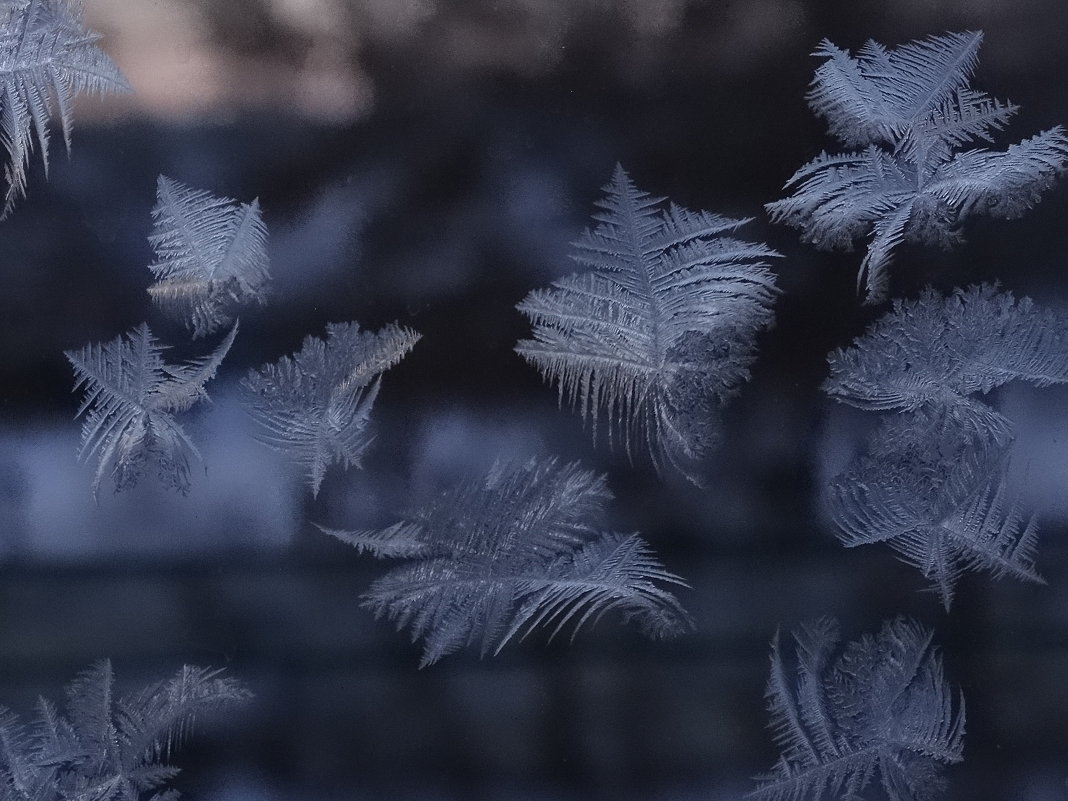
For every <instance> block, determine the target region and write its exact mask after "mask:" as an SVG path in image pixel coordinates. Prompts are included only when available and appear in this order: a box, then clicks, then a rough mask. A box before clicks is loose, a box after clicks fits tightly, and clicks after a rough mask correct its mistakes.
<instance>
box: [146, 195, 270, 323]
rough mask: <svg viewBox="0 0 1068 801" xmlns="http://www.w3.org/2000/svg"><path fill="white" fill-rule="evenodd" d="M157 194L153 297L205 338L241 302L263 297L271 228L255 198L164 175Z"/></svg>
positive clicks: (259, 300) (227, 320)
mask: <svg viewBox="0 0 1068 801" xmlns="http://www.w3.org/2000/svg"><path fill="white" fill-rule="evenodd" d="M156 198H157V201H156V206H155V208H154V209H153V210H152V218H153V220H154V221H155V227H154V229H153V231H152V234H151V235H150V236H149V242H151V244H152V246H153V247H154V248H155V250H156V261H154V262H153V263H152V264H150V265H149V267H148V269H149V270H151V271H152V274H153V275H154V276H155V278H156V283H155V284H153V285H152V286H151V287H149V289H148V293H149V295H151V296H152V299H153V300H154V301H155V302H156V303H158V304H159V305H160V306H161V307H162V308H163V309H164V310H165V311H166V312H167V313H169V314H171V315H172V316H174V317H175V318H176V319H178V320H180V321H181V322H183V323H184V324H185V325H186V326H188V327H189V328H191V329H193V334H194V336H197V337H200V336H204V335H205V334H210V333H211V332H213V331H215V330H216V329H218V328H220V327H222V326H224V325H227V324H229V323H230V322H231V321H232V320H233V317H234V310H235V308H236V307H238V306H241V305H243V304H247V303H249V302H253V301H255V302H257V303H264V302H265V300H266V295H265V292H266V287H267V282H268V281H269V280H270V275H269V273H268V262H267V229H266V228H265V227H264V225H263V219H262V216H261V214H260V206H259V202H258V201H256V200H253V201H252V202H251V203H238V202H237V201H235V200H231V199H230V198H225V197H218V196H216V195H213V194H211V193H210V192H205V191H203V190H199V189H192V188H190V187H188V186H185V185H183V184H180V183H178V182H177V181H174V180H172V179H170V178H167V177H166V176H164V175H161V176H159V180H158V182H157V186H156Z"/></svg>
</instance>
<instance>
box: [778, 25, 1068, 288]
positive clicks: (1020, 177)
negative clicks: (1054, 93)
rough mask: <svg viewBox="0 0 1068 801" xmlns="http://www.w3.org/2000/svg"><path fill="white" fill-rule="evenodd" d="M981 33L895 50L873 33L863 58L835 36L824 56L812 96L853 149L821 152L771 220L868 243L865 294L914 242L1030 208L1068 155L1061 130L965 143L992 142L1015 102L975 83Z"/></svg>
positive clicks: (838, 245)
mask: <svg viewBox="0 0 1068 801" xmlns="http://www.w3.org/2000/svg"><path fill="white" fill-rule="evenodd" d="M981 41H982V34H980V33H959V34H952V33H951V34H946V35H944V36H932V37H929V38H928V39H925V40H922V41H918V42H912V43H910V44H907V45H904V46H902V47H899V48H897V49H896V50H887V49H886V48H884V47H883V46H882V45H880V44H877V43H875V42H870V41H869V42H868V43H867V44H866V45H865V46H864V47H863V48H862V49H861V51H860V53H859V54H858V56H857V57H853V56H851V55H849V53H847V52H846V51H844V50H840V49H838V48H837V47H835V46H834V45H833V44H831V43H830V42H828V41H826V40H825V41H824V42H823V43H821V45H820V47H819V49H817V50H816V52H815V53H814V55H816V56H817V57H819V58H824V59H826V61H825V62H824V63H823V64H822V65H821V66H820V67H819V68H817V70H816V75H815V79H814V81H813V88H812V90H811V91H810V92H809V95H808V99H809V103H810V105H811V106H812V109H813V110H814V111H815V112H816V113H817V114H819V115H820V116H822V117H824V118H826V119H827V122H828V125H829V128H830V132H831V134H832V135H834V136H835V137H837V138H838V139H839V140H841V141H842V143H843V144H844V145H846V146H847V147H856V148H864V149H862V150H860V151H857V152H851V153H845V154H840V155H827V154H822V155H820V156H818V157H817V158H816V159H814V160H813V161H811V162H809V163H808V164H806V165H805V166H803V167H802V168H801V169H800V170H798V171H797V173H795V174H794V176H793V177H792V178H791V179H790V180H789V181H788V182H787V183H786V187H785V188H788V189H789V188H793V190H794V193H793V194H792V195H791V196H789V197H787V198H784V199H782V200H778V201H775V202H772V203H768V204H767V206H766V208H767V210H768V213H769V214H770V215H771V217H772V219H773V220H774V221H776V222H784V223H787V224H788V225H792V226H794V227H796V228H800V229H802V231H803V236H804V239H805V240H806V241H809V242H811V243H813V244H814V245H816V246H817V247H821V248H825V249H843V248H844V249H849V248H851V247H852V246H853V244H854V243H855V242H856V241H857V240H858V239H860V238H861V237H867V238H868V240H869V242H868V246H867V252H866V253H865V255H864V259H863V261H862V262H861V265H860V273H859V275H858V284H863V285H864V286H865V293H866V302H867V303H878V302H881V301H882V300H884V299H885V297H886V294H887V280H888V274H887V270H888V268H889V266H890V263H891V260H892V256H893V251H894V249H895V248H896V247H897V246H898V245H899V244H900V243H901V242H903V241H914V242H922V243H926V244H937V245H943V246H948V245H951V244H953V243H955V242H958V241H959V240H960V234H959V230H958V229H959V226H960V223H961V222H962V221H963V220H964V219H965V218H966V217H969V216H971V215H973V214H988V215H990V216H993V217H1001V218H1005V219H1009V218H1013V217H1019V216H1021V215H1022V214H1024V213H1025V212H1026V211H1027V210H1028V209H1030V208H1031V207H1032V206H1033V205H1034V204H1035V203H1037V202H1038V201H1039V199H1040V198H1041V195H1042V193H1043V192H1045V191H1046V190H1047V189H1049V188H1050V186H1052V185H1053V183H1054V181H1055V180H1056V178H1057V177H1058V176H1059V175H1060V174H1061V172H1063V170H1064V166H1065V162H1066V161H1068V137H1066V136H1065V132H1064V130H1063V129H1062V128H1060V127H1059V126H1058V127H1055V128H1051V129H1050V130H1048V131H1043V132H1041V133H1039V134H1037V135H1036V136H1033V137H1032V138H1030V139H1025V140H1023V141H1022V142H1019V143H1017V144H1015V145H1011V146H1010V147H1009V148H1008V149H1007V150H1005V151H991V150H986V149H981V148H980V149H973V150H967V151H963V152H957V151H958V150H959V148H961V147H963V146H965V145H969V144H971V143H974V142H976V141H983V142H988V143H992V142H993V134H994V132H995V131H998V130H1001V129H1002V128H1003V127H1004V126H1005V124H1006V123H1007V122H1008V120H1009V119H1010V118H1011V117H1012V115H1013V114H1015V112H1016V110H1017V109H1016V106H1014V105H1012V104H1011V103H1003V102H1001V101H998V100H995V99H992V98H990V97H988V96H987V95H986V94H985V93H983V92H978V91H975V90H973V89H970V88H968V86H967V82H968V80H969V78H970V77H971V73H972V70H973V69H974V67H975V62H976V53H977V51H978V48H979V44H980V42H981Z"/></svg>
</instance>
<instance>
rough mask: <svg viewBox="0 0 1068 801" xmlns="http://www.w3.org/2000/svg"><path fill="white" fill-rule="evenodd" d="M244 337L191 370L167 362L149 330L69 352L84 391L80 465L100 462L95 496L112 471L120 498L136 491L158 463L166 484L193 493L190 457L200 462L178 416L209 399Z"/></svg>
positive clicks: (143, 327) (141, 327) (223, 346)
mask: <svg viewBox="0 0 1068 801" xmlns="http://www.w3.org/2000/svg"><path fill="white" fill-rule="evenodd" d="M236 335H237V324H236V323H235V324H234V326H233V327H232V328H231V329H230V332H229V333H228V334H227V335H226V337H225V338H224V339H223V341H222V342H221V343H220V344H219V346H218V347H216V348H215V350H214V351H212V352H211V353H210V354H209V355H208V356H206V357H204V358H202V359H197V360H194V361H191V362H187V363H185V364H168V363H166V362H165V361H164V360H163V351H164V350H166V346H164V345H162V344H161V343H160V342H159V341H158V340H157V339H156V338H155V337H153V336H152V332H151V331H150V330H149V328H148V326H147V325H146V324H145V323H142V324H141V325H139V326H138V327H137V328H135V329H133V330H132V331H130V332H129V333H128V334H126V335H125V336H119V337H116V338H115V339H113V340H111V341H109V342H104V343H94V344H90V345H86V346H85V347H83V348H81V349H80V350H77V351H66V357H67V359H68V360H69V361H70V363H71V365H72V366H73V367H74V377H75V384H74V390H75V391H77V390H78V388H79V387H84V389H85V397H84V399H83V400H82V404H81V407H80V408H79V409H78V414H79V415H81V414H85V421H84V423H83V424H82V445H81V451H80V454H79V456H80V458H82V459H88V458H90V457H94V456H95V457H96V458H97V462H98V464H97V469H96V475H95V476H94V478H93V495H94V496H95V495H96V494H97V492H98V491H99V489H100V484H101V482H102V481H103V479H104V476H105V475H107V474H108V473H109V472H110V473H111V475H112V478H113V479H114V481H115V491H116V492H118V491H120V490H123V489H126V488H128V487H132V486H133V485H135V484H136V483H137V482H138V480H139V479H140V478H141V477H142V476H143V475H144V473H145V468H146V466H147V464H148V462H149V461H150V460H152V461H155V462H156V463H157V465H158V469H159V478H160V481H162V482H163V483H164V485H166V486H168V487H171V488H174V489H177V490H179V491H180V492H182V493H185V492H188V491H189V486H190V483H189V455H190V454H193V455H194V456H196V457H197V458H199V457H200V454H199V452H198V451H197V448H196V445H194V444H193V442H192V440H190V439H189V437H188V436H187V435H186V433H185V431H184V430H183V429H182V427H181V425H179V423H178V422H177V421H176V420H175V419H174V414H175V413H177V412H184V411H186V410H188V409H189V408H190V407H192V406H193V405H194V404H195V403H197V402H198V401H201V400H206V399H207V397H208V396H207V393H206V392H205V391H204V385H205V384H207V382H208V381H210V380H211V379H212V377H214V375H215V371H216V370H217V369H218V368H219V365H220V364H221V363H222V360H223V358H224V357H225V356H226V353H227V352H228V351H229V350H230V346H231V345H232V344H233V342H234V337H235V336H236Z"/></svg>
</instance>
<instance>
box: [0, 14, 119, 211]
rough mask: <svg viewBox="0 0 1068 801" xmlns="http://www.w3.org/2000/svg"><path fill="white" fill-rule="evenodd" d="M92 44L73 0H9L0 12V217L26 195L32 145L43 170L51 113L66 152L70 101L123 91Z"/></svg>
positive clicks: (112, 68)
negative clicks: (0, 159) (3, 159)
mask: <svg viewBox="0 0 1068 801" xmlns="http://www.w3.org/2000/svg"><path fill="white" fill-rule="evenodd" d="M97 39H99V37H98V36H97V35H96V34H94V33H92V32H90V31H87V30H85V28H84V27H83V25H82V14H81V3H80V2H78V0H7V2H5V3H4V4H3V8H0V92H2V95H0V140H2V141H3V144H4V147H5V148H6V149H7V155H8V162H7V164H6V165H5V167H4V179H5V181H6V183H7V189H6V190H5V192H4V199H3V208H2V211H0V218H3V217H6V216H7V215H8V214H9V213H10V212H11V209H12V207H13V206H14V205H15V201H16V200H18V199H19V198H20V197H22V196H23V195H25V194H26V170H27V168H28V167H29V163H30V154H31V153H32V152H33V148H34V146H35V144H36V146H37V147H38V148H39V149H40V151H41V161H42V162H43V164H44V167H45V171H46V172H47V170H48V137H49V132H48V126H49V122H50V121H51V119H52V112H53V109H55V110H57V111H58V115H59V123H60V127H61V129H62V131H63V141H64V144H66V146H67V150H68V152H69V151H70V142H71V129H72V127H73V124H74V118H73V115H72V113H71V108H72V106H73V103H74V98H75V96H76V95H77V94H79V93H82V92H92V93H98V94H104V93H107V92H126V91H129V88H130V87H129V85H128V84H127V83H126V79H125V78H123V77H122V74H121V73H120V72H119V70H118V68H117V67H116V66H115V65H114V64H113V63H112V62H111V59H109V58H108V57H107V56H106V55H105V54H104V52H103V51H101V50H100V49H99V48H98V47H97V46H96V41H97Z"/></svg>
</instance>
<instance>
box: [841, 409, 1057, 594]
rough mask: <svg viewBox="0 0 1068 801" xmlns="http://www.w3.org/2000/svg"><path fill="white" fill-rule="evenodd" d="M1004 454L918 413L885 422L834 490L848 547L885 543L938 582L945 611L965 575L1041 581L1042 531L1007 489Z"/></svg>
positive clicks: (951, 422)
mask: <svg viewBox="0 0 1068 801" xmlns="http://www.w3.org/2000/svg"><path fill="white" fill-rule="evenodd" d="M1007 462H1008V456H1007V446H1005V445H1004V444H1001V443H999V442H998V441H997V440H996V439H994V438H993V437H991V436H983V435H981V434H976V433H975V432H974V431H970V430H968V429H966V428H965V427H964V426H963V425H962V424H961V422H960V420H959V418H954V417H951V416H949V415H947V414H945V413H944V412H937V411H936V412H931V411H928V410H926V409H921V410H920V411H917V412H912V413H906V414H902V415H896V416H894V417H891V418H888V419H887V420H886V421H885V422H884V424H883V426H882V428H881V429H880V430H879V432H878V433H877V434H876V435H875V437H874V438H873V439H872V441H871V443H870V445H869V453H868V454H866V455H864V456H862V457H860V458H859V459H858V460H857V462H856V463H855V464H854V465H853V466H852V467H851V468H850V469H849V470H847V471H846V472H845V473H844V474H843V475H842V476H839V477H838V478H837V479H836V480H835V482H834V484H833V485H832V487H831V494H830V511H831V514H832V516H833V517H834V521H835V523H836V524H837V525H838V527H839V529H840V533H839V538H840V539H841V540H842V542H843V543H844V544H845V545H846V546H847V547H855V546H857V545H867V544H870V543H876V542H886V543H887V544H889V545H890V547H892V548H893V549H894V550H895V551H897V552H898V553H899V554H901V556H902V558H903V559H904V560H905V561H907V562H909V563H910V564H912V565H915V566H916V567H917V568H919V570H920V571H922V572H923V575H924V576H925V577H926V578H927V579H929V580H930V581H932V582H933V583H934V589H935V590H936V591H937V592H938V593H939V595H940V596H941V598H942V602H943V604H944V605H945V607H946V609H947V610H948V609H949V607H950V604H951V603H952V601H953V586H954V583H955V582H956V579H957V577H958V576H959V575H960V574H961V573H962V572H964V571H965V570H967V569H982V570H988V571H990V572H991V573H992V574H993V575H994V576H995V577H1002V576H1012V577H1014V578H1017V579H1022V580H1025V581H1034V582H1042V579H1041V577H1040V576H1039V575H1038V573H1037V572H1036V570H1035V563H1034V555H1035V547H1036V543H1037V539H1038V527H1037V525H1036V523H1035V519H1034V517H1028V516H1027V515H1025V514H1024V512H1023V510H1022V509H1021V506H1020V503H1019V498H1018V497H1017V496H1016V495H1015V494H1014V493H1013V492H1012V491H1011V490H1010V488H1009V484H1008V464H1007Z"/></svg>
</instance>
